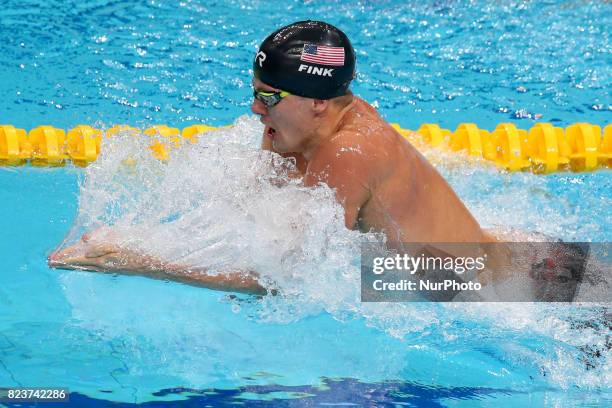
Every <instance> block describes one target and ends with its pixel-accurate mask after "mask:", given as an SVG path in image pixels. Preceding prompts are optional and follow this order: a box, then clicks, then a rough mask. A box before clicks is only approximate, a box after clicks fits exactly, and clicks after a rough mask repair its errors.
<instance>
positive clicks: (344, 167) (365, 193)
mask: <svg viewBox="0 0 612 408" xmlns="http://www.w3.org/2000/svg"><path fill="white" fill-rule="evenodd" d="M338 139H340V138H338ZM368 164H369V163H368V161H367V160H364V158H363V157H362V155H361V152H359V151H355V150H354V149H352V148H351V147H350V146H349V147H348V148H347V147H342V146H341V145H339V146H335V148H334V149H327V150H326V151H324V152H319V153H318V154H317V155H316V156H315V157H313V159H312V160H311V161H310V162H309V163H308V169H307V171H306V175H305V176H304V184H305V185H306V186H315V185H317V184H319V183H325V184H327V185H328V186H329V187H331V188H333V189H335V190H336V199H337V200H338V202H339V203H340V204H342V206H343V207H344V224H345V225H346V228H348V229H357V227H358V222H357V221H358V218H359V212H360V210H361V208H362V207H363V206H364V205H365V204H366V203H367V202H368V200H369V199H370V197H371V194H370V188H369V181H368V180H369V178H370V176H369V173H370V169H369V165H368Z"/></svg>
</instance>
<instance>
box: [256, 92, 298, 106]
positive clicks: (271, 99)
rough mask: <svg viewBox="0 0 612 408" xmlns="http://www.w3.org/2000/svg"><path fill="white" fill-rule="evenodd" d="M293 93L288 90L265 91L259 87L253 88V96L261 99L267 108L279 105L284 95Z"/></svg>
mask: <svg viewBox="0 0 612 408" xmlns="http://www.w3.org/2000/svg"><path fill="white" fill-rule="evenodd" d="M289 95H291V94H290V93H289V92H286V91H278V92H265V91H258V90H257V89H253V97H254V98H255V99H257V100H258V101H261V102H262V103H263V104H264V105H266V108H268V109H270V108H271V107H273V106H276V105H278V103H279V102H280V101H282V100H283V98H284V97H286V96H289Z"/></svg>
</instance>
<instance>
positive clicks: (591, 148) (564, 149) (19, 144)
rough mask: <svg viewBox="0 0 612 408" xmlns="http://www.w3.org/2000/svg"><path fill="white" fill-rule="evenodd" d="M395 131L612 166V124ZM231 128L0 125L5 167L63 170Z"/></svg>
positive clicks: (539, 166)
mask: <svg viewBox="0 0 612 408" xmlns="http://www.w3.org/2000/svg"><path fill="white" fill-rule="evenodd" d="M391 126H392V127H393V128H394V129H395V130H396V131H397V132H398V133H399V134H400V135H401V136H403V137H404V138H406V139H408V140H409V141H410V142H411V143H413V144H415V146H417V147H418V148H423V147H424V146H425V145H429V146H432V147H435V148H437V149H442V150H448V151H451V152H464V153H465V157H466V158H469V157H475V158H479V159H483V160H486V161H490V162H492V163H494V164H495V165H497V166H499V167H500V168H503V169H506V170H508V171H526V170H529V171H532V172H534V173H552V172H556V171H592V170H596V169H598V168H601V167H612V125H607V126H606V127H605V128H604V129H603V132H602V128H601V127H600V126H597V125H593V124H589V123H575V124H572V125H570V126H568V127H567V128H566V129H563V128H560V127H555V126H553V125H552V124H550V123H537V124H535V125H534V126H533V127H532V128H531V129H529V130H524V129H519V128H517V127H516V125H514V124H513V123H500V124H499V125H497V127H496V128H495V129H494V130H493V131H491V132H490V131H488V130H485V129H480V128H478V126H477V125H476V124H475V123H461V124H460V125H459V126H458V127H457V129H455V131H451V130H449V129H444V128H441V127H440V126H439V125H437V124H435V123H425V124H422V125H421V126H420V127H419V129H418V130H417V131H416V132H414V131H412V130H409V129H403V128H402V127H401V126H400V125H399V124H397V123H392V124H391ZM227 127H230V126H221V127H213V126H209V125H205V124H196V125H191V126H187V127H185V128H184V129H182V130H180V129H179V128H175V127H170V126H167V125H155V126H151V127H149V128H147V129H145V130H144V131H141V130H140V129H137V128H134V127H131V126H128V125H116V126H113V127H111V128H109V129H107V130H105V131H101V130H99V129H95V128H93V127H91V126H87V125H78V126H76V127H75V128H73V129H70V130H69V131H68V132H67V133H66V131H65V130H64V129H59V128H55V127H53V126H49V125H45V126H39V127H37V128H35V129H32V130H31V131H30V132H29V133H27V132H26V131H25V130H24V129H19V128H15V127H14V126H11V125H0V165H9V166H16V165H21V164H24V163H26V162H28V161H30V163H31V164H33V165H36V166H61V165H63V164H65V163H66V162H67V161H68V160H70V161H71V162H72V163H74V164H75V165H78V166H86V165H87V164H88V163H91V162H93V161H95V160H96V159H97V158H98V155H99V154H100V148H101V143H102V139H103V138H104V137H106V138H110V137H116V136H118V135H120V134H121V135H125V134H129V135H132V136H134V137H141V136H142V135H146V136H148V137H150V138H151V144H150V145H149V148H150V149H151V151H152V152H153V155H154V157H156V158H157V159H159V160H167V159H168V157H169V153H170V151H171V150H172V149H177V148H180V146H181V144H182V143H183V142H185V141H186V142H189V143H196V142H197V140H198V136H201V135H203V134H205V133H207V132H211V131H214V130H218V129H222V128H227Z"/></svg>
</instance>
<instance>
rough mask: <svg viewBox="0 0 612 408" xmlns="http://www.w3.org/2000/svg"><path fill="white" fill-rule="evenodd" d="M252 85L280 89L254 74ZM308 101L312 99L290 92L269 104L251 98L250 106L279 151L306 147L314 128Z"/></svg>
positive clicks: (301, 150)
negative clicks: (275, 102)
mask: <svg viewBox="0 0 612 408" xmlns="http://www.w3.org/2000/svg"><path fill="white" fill-rule="evenodd" d="M253 88H254V89H256V90H258V91H265V92H278V91H280V89H276V88H273V87H271V86H269V85H266V84H265V83H263V82H261V81H260V80H259V79H257V78H253ZM311 105H312V99H308V98H302V97H300V96H296V95H289V96H286V97H284V98H283V99H282V100H281V101H280V102H279V103H278V104H276V105H275V106H273V107H271V108H267V107H266V106H265V105H264V104H263V102H261V101H259V100H257V99H253V103H252V105H251V110H252V111H253V113H255V114H256V115H259V116H260V117H261V121H262V123H263V124H264V125H266V134H265V137H268V138H270V139H271V140H272V146H273V147H274V150H276V151H277V152H279V153H290V152H291V153H293V152H296V153H301V152H303V151H304V150H305V149H306V146H307V145H308V142H309V140H310V138H311V135H312V133H313V129H314V122H315V121H313V112H312V108H311Z"/></svg>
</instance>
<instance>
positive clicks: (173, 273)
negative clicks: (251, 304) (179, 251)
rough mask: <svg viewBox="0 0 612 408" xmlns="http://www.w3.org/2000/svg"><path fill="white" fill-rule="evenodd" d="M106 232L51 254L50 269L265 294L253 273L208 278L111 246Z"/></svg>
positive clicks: (194, 270) (202, 273) (199, 270)
mask: <svg viewBox="0 0 612 408" xmlns="http://www.w3.org/2000/svg"><path fill="white" fill-rule="evenodd" d="M110 237H112V235H110V234H109V233H108V229H106V228H104V229H100V230H96V231H94V233H93V234H84V235H83V237H82V238H81V240H80V241H79V242H78V243H76V244H75V245H73V246H71V247H68V248H66V249H63V250H58V251H55V252H53V253H52V254H51V255H50V256H49V258H48V264H49V266H50V267H51V268H57V269H75V270H85V271H94V272H102V273H121V274H125V275H140V276H147V277H150V278H154V279H164V280H172V281H176V282H181V283H186V284H189V285H194V286H200V287H205V288H209V289H215V290H223V291H233V292H242V293H251V294H257V295H264V294H266V293H267V290H266V289H265V288H264V287H263V286H261V285H260V284H259V282H258V280H257V275H256V274H254V273H252V272H243V271H232V272H228V273H222V274H221V273H220V274H216V275H210V274H208V273H207V271H206V270H203V269H202V268H189V267H186V266H183V265H176V264H171V263H168V262H164V261H163V260H161V259H158V258H155V257H152V256H150V255H146V254H141V253H137V252H135V251H133V250H130V249H127V248H122V247H120V246H119V245H117V244H115V243H113V242H112V240H111V239H110Z"/></svg>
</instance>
